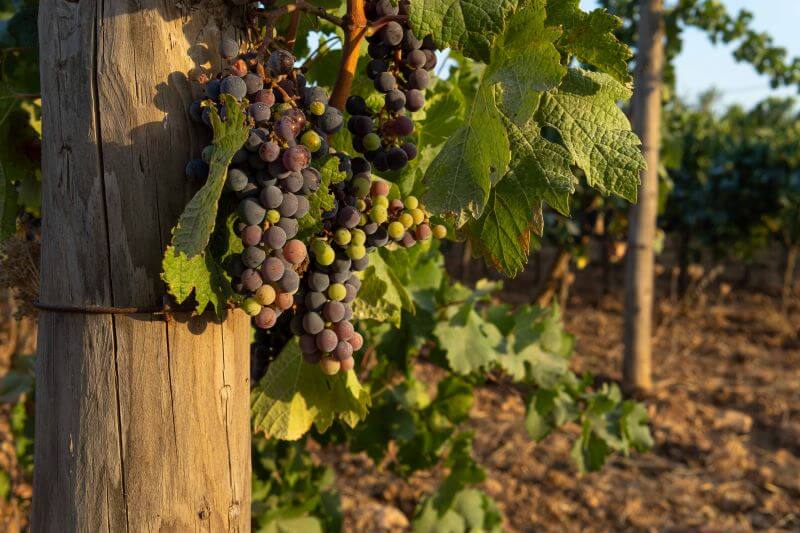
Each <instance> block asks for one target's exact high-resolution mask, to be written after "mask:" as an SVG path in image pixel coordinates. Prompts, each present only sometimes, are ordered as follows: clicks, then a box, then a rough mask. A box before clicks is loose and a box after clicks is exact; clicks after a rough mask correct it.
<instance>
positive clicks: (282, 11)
mask: <svg viewBox="0 0 800 533" xmlns="http://www.w3.org/2000/svg"><path fill="white" fill-rule="evenodd" d="M301 11H302V12H305V13H308V14H309V15H314V16H315V17H318V18H321V19H324V20H327V21H328V22H330V23H331V24H335V25H336V26H339V27H342V28H344V27H345V24H344V20H342V19H340V18H339V17H337V16H336V15H333V14H331V13H328V12H327V11H326V10H325V9H323V8H321V7H318V6H315V5H313V4H309V3H308V2H306V1H305V0H297V1H296V2H295V3H293V4H286V5H285V6H281V7H279V8H277V9H273V10H272V11H269V12H268V13H267V14H266V17H267V20H268V26H269V27H272V23H273V22H275V20H277V19H278V18H279V17H281V16H283V15H287V14H289V13H292V14H295V13H297V16H299V12H301ZM293 20H294V19H293ZM295 31H296V28H295Z"/></svg>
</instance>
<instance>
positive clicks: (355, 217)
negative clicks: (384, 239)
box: [337, 152, 405, 229]
mask: <svg viewBox="0 0 800 533" xmlns="http://www.w3.org/2000/svg"><path fill="white" fill-rule="evenodd" d="M403 153H405V152H403ZM337 219H338V221H339V224H341V225H342V226H344V227H345V228H347V229H353V228H355V227H356V226H358V222H359V220H361V213H359V212H358V209H356V208H354V207H350V206H347V207H344V208H342V209H340V210H339V215H338V217H337Z"/></svg>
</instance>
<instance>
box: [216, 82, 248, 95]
mask: <svg viewBox="0 0 800 533" xmlns="http://www.w3.org/2000/svg"><path fill="white" fill-rule="evenodd" d="M219 89H220V93H224V94H230V95H231V96H233V97H234V98H235V99H237V100H241V99H242V98H244V97H245V96H247V84H245V82H244V80H243V79H242V78H240V77H238V76H228V77H226V78H225V79H223V80H222V83H221V84H220V87H219Z"/></svg>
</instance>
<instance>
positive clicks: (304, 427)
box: [250, 339, 370, 440]
mask: <svg viewBox="0 0 800 533" xmlns="http://www.w3.org/2000/svg"><path fill="white" fill-rule="evenodd" d="M369 406H370V397H369V392H367V391H366V390H365V389H364V388H363V387H362V386H361V384H360V383H359V381H358V378H357V377H356V375H355V373H354V372H352V371H350V372H347V373H344V374H342V373H339V374H337V375H335V376H326V375H325V374H323V373H322V370H320V368H319V367H318V366H315V365H309V364H307V363H305V362H304V361H303V356H302V354H301V353H300V346H299V345H298V343H297V339H292V340H291V341H290V342H289V344H287V345H286V347H285V348H284V349H283V351H282V352H281V354H280V355H279V356H278V358H277V359H275V361H273V362H272V363H271V364H270V366H269V368H268V369H267V373H266V375H265V376H264V377H263V378H262V379H261V381H260V382H259V384H258V386H257V387H256V388H255V389H254V390H253V392H252V394H251V397H250V407H251V409H250V411H251V416H252V420H253V431H254V432H259V431H260V432H263V433H264V434H265V435H266V437H267V438H277V439H281V440H297V439H299V438H300V437H302V436H303V435H304V434H305V433H306V432H308V431H309V430H310V429H311V426H312V425H314V426H315V427H316V428H317V430H318V431H321V432H324V431H327V430H328V428H330V427H331V425H332V424H333V422H334V420H337V419H338V420H340V421H342V422H344V423H345V424H347V425H348V426H350V427H355V426H356V424H358V423H359V422H360V421H362V420H364V418H365V417H366V416H367V409H368V407H369Z"/></svg>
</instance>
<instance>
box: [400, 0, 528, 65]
mask: <svg viewBox="0 0 800 533" xmlns="http://www.w3.org/2000/svg"><path fill="white" fill-rule="evenodd" d="M514 4H515V2H513V1H511V0H416V1H414V2H412V3H411V12H410V13H409V20H410V22H411V27H412V28H413V30H414V33H415V34H416V35H419V36H425V35H432V36H433V39H434V41H435V42H436V43H437V44H438V45H439V46H440V48H453V49H455V50H461V51H463V52H464V54H465V55H466V56H468V57H471V58H473V59H477V60H480V61H483V62H484V63H486V62H488V61H489V53H490V50H491V49H492V43H493V41H494V38H495V37H496V36H497V35H500V34H501V33H502V32H503V29H504V25H505V21H506V18H507V17H508V15H509V13H510V12H511V10H512V9H513V8H514Z"/></svg>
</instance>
